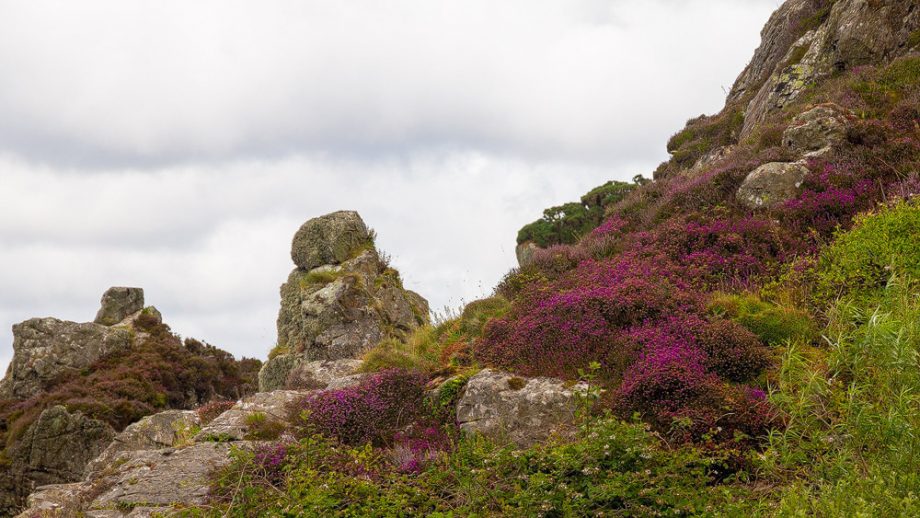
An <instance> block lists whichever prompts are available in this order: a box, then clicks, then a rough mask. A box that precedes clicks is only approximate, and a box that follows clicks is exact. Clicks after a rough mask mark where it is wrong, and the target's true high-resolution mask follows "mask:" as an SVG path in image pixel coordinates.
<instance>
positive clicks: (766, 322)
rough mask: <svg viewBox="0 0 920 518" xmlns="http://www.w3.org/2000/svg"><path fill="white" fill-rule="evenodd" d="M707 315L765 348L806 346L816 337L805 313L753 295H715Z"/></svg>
mask: <svg viewBox="0 0 920 518" xmlns="http://www.w3.org/2000/svg"><path fill="white" fill-rule="evenodd" d="M709 312H710V313H712V314H714V315H717V316H721V317H724V318H728V319H731V320H733V321H735V322H737V323H739V324H741V325H742V326H744V327H745V328H747V330H748V331H750V332H752V333H754V334H755V335H757V336H758V337H759V338H760V340H761V341H763V342H764V343H765V344H767V345H774V346H775V345H782V344H784V343H787V342H789V341H797V342H804V343H809V342H811V341H812V340H814V339H815V337H816V336H817V328H816V326H815V323H814V322H813V321H812V319H811V317H810V316H809V314H808V313H806V312H804V311H800V310H797V309H795V308H789V307H786V306H779V305H776V304H772V303H769V302H766V301H764V300H762V299H761V298H760V297H758V296H756V295H753V294H726V293H720V294H716V295H714V296H713V297H712V299H711V300H710V302H709Z"/></svg>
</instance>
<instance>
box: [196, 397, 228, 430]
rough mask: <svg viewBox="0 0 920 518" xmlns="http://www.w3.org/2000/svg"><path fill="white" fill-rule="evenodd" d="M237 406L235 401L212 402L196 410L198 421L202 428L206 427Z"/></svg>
mask: <svg viewBox="0 0 920 518" xmlns="http://www.w3.org/2000/svg"><path fill="white" fill-rule="evenodd" d="M235 404H236V402H235V401H211V402H210V403H207V404H204V405H202V406H200V407H198V408H197V409H195V412H196V413H197V414H198V420H199V421H200V422H201V426H206V425H207V424H208V423H210V422H211V421H213V420H215V419H217V417H218V416H219V415H221V414H223V413H224V412H226V411H227V410H230V409H231V408H233V405H235Z"/></svg>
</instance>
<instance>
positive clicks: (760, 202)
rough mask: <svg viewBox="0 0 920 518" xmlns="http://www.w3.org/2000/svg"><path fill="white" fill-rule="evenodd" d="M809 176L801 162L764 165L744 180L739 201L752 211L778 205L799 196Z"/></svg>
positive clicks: (739, 190) (739, 193) (739, 192)
mask: <svg viewBox="0 0 920 518" xmlns="http://www.w3.org/2000/svg"><path fill="white" fill-rule="evenodd" d="M807 175H808V168H807V167H805V165H804V164H803V163H801V162H791V163H787V162H772V163H769V164H764V165H762V166H760V167H758V168H757V169H755V170H754V171H752V172H751V173H750V174H749V175H748V176H747V178H745V179H744V182H743V183H742V184H741V187H740V188H739V189H738V195H737V196H738V200H739V201H740V202H741V203H743V204H744V205H745V206H746V207H748V208H751V209H759V208H763V207H772V206H775V205H778V204H780V203H782V202H784V201H787V200H790V199H792V198H794V197H795V196H796V194H798V192H799V187H801V185H802V181H803V180H805V176H807Z"/></svg>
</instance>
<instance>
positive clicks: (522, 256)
mask: <svg viewBox="0 0 920 518" xmlns="http://www.w3.org/2000/svg"><path fill="white" fill-rule="evenodd" d="M539 249H540V247H539V246H537V244H536V243H534V242H533V241H528V242H526V243H521V244H519V245H518V246H517V247H515V249H514V255H515V256H517V262H518V266H520V267H521V268H524V267H525V266H529V265H530V264H532V263H533V256H534V254H535V253H536V252H537V250H539Z"/></svg>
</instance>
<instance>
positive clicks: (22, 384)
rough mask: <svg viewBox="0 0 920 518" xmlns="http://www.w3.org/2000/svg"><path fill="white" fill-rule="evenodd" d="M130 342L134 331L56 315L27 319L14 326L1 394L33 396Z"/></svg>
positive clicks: (2, 395)
mask: <svg viewBox="0 0 920 518" xmlns="http://www.w3.org/2000/svg"><path fill="white" fill-rule="evenodd" d="M130 345H131V334H130V333H129V332H128V331H127V330H125V329H117V328H111V327H106V326H103V325H99V324H91V323H87V324H78V323H76V322H67V321H63V320H58V319H56V318H33V319H31V320H26V321H25V322H22V323H20V324H16V325H14V326H13V359H12V361H11V362H10V365H9V367H8V368H7V374H6V377H5V378H4V380H3V382H2V383H0V397H7V398H15V399H25V398H28V397H31V396H34V395H36V394H38V393H40V392H42V391H43V390H45V389H46V388H47V387H48V386H49V385H50V383H51V382H52V381H54V380H55V379H56V378H58V377H59V376H61V375H62V374H65V373H67V372H73V371H79V370H81V369H84V368H86V367H89V366H90V365H92V364H93V363H94V362H95V361H96V360H98V359H99V358H100V357H101V356H103V355H106V354H109V353H112V352H115V351H119V350H123V349H126V348H128V347H130Z"/></svg>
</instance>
